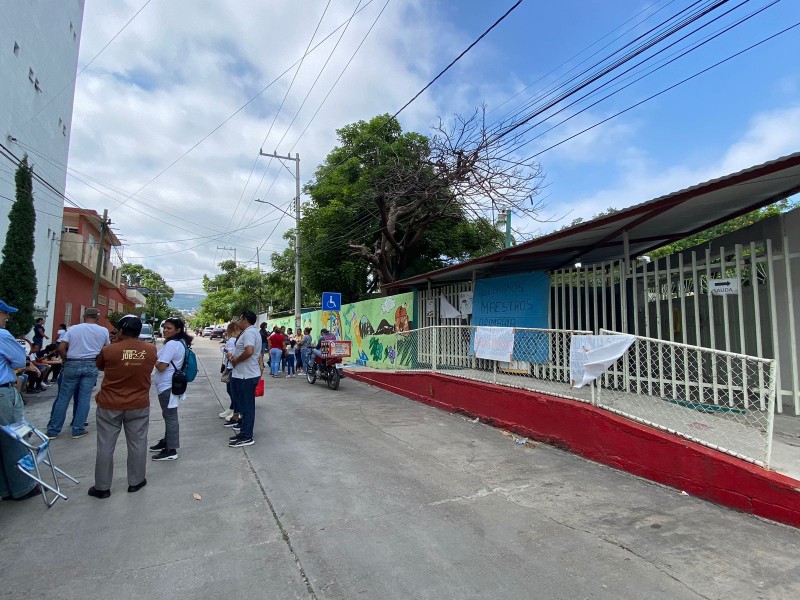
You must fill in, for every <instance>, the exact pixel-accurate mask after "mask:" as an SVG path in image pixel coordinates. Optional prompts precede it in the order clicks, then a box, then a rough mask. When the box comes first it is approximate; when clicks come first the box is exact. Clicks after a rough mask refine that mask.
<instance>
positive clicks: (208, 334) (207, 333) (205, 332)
mask: <svg viewBox="0 0 800 600" xmlns="http://www.w3.org/2000/svg"><path fill="white" fill-rule="evenodd" d="M213 331H214V328H213V327H206V328H205V329H203V337H211V332H213Z"/></svg>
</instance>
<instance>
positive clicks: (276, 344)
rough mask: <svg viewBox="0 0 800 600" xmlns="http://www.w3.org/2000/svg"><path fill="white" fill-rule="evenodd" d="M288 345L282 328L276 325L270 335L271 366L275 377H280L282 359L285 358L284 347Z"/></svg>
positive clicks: (271, 371) (271, 372)
mask: <svg viewBox="0 0 800 600" xmlns="http://www.w3.org/2000/svg"><path fill="white" fill-rule="evenodd" d="M285 347H286V338H285V337H284V336H283V334H281V330H280V329H278V326H277V325H276V326H275V327H274V328H273V329H272V335H271V336H269V367H270V374H271V375H272V376H273V377H279V375H278V374H279V373H280V370H281V361H282V360H283V349H284V348H285Z"/></svg>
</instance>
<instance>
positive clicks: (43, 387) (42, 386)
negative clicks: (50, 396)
mask: <svg viewBox="0 0 800 600" xmlns="http://www.w3.org/2000/svg"><path fill="white" fill-rule="evenodd" d="M49 387H50V386H49V385H47V384H46V383H40V384H39V389H42V390H46V389H48V388H49Z"/></svg>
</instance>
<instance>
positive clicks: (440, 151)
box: [300, 115, 533, 302]
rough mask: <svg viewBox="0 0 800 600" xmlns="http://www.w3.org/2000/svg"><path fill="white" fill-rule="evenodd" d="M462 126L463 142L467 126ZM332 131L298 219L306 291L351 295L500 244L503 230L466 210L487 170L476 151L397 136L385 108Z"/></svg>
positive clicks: (440, 140)
mask: <svg viewBox="0 0 800 600" xmlns="http://www.w3.org/2000/svg"><path fill="white" fill-rule="evenodd" d="M462 125H463V123H462ZM470 127H472V125H470ZM440 131H441V130H440ZM464 131H466V133H465V134H464V135H462V142H464V147H467V146H469V144H467V143H466V141H467V138H469V137H470V136H473V134H474V133H475V131H474V130H472V129H469V130H466V129H465V128H463V127H462V133H464ZM336 133H337V136H338V139H339V146H337V147H336V148H334V149H333V150H332V151H331V152H330V153H329V154H328V156H327V157H326V159H325V161H324V162H323V163H322V164H321V165H320V166H319V167H318V169H317V171H316V174H315V181H314V182H312V183H311V184H309V185H307V186H306V188H305V191H306V193H308V194H309V195H310V196H311V202H310V203H309V204H307V205H306V206H305V207H304V211H303V213H304V214H303V219H302V220H301V223H300V235H301V246H300V247H301V261H302V273H303V280H304V286H307V287H308V288H309V289H310V290H311V291H312V292H313V294H314V295H317V294H319V293H320V292H322V291H332V290H336V291H340V292H342V295H343V301H345V302H351V301H355V300H358V299H359V298H361V297H363V296H364V295H365V294H367V293H369V292H372V291H375V290H377V289H378V288H379V287H380V286H381V284H386V283H389V282H391V281H395V280H397V279H401V278H405V277H410V276H412V275H415V274H419V273H423V272H427V271H429V270H432V269H437V268H441V267H444V266H446V265H448V264H451V263H454V262H458V261H461V260H465V259H469V258H473V257H476V256H480V255H483V254H486V253H489V252H493V251H495V250H498V249H500V248H502V246H503V239H504V238H503V235H502V233H500V232H498V231H497V230H496V229H495V228H494V227H492V225H491V223H489V222H488V221H487V220H486V219H484V218H482V217H479V216H475V215H477V214H478V213H479V212H480V211H474V208H475V204H474V202H472V201H471V198H472V197H473V196H474V195H475V194H477V193H478V192H477V189H478V187H480V185H479V183H480V184H486V183H487V179H486V178H485V177H491V173H490V172H489V170H487V169H483V171H480V165H479V159H477V158H475V155H477V154H478V153H477V151H476V152H474V153H470V154H464V152H463V151H461V150H457V149H455V148H454V147H451V146H450V145H449V142H452V137H453V136H450V137H448V136H447V135H439V136H434V138H431V139H429V138H427V137H425V136H423V135H421V134H419V133H414V132H406V133H403V131H402V129H401V127H400V124H399V123H398V121H397V120H396V119H392V118H391V117H389V116H388V115H381V116H378V117H375V118H373V119H372V120H370V121H369V122H366V121H359V122H357V123H353V124H351V125H347V126H345V127H343V128H341V129H339V130H337V132H336ZM473 137H474V136H473ZM473 149H474V148H473ZM479 171H480V172H481V173H483V175H479V174H478V172H479ZM487 173H488V175H487ZM506 176H507V179H506V186H505V188H504V190H506V191H508V190H512V189H514V185H515V184H516V185H517V186H518V188H517V189H516V191H515V193H516V192H519V191H520V189H521V188H520V187H519V181H517V180H515V179H513V177H511V176H510V175H509V174H508V173H506ZM482 177H483V179H481V178H482ZM479 180H480V182H479ZM473 181H474V182H475V183H474V184H473V183H472V182H473ZM529 181H533V177H531V178H530V179H527V180H525V183H528V182H529ZM489 183H490V182H489ZM523 187H524V186H523ZM527 191H528V192H530V193H531V194H532V193H533V191H532V190H531V189H527ZM486 195H487V196H489V195H490V194H488V193H487V194H486ZM529 195H530V194H529ZM470 211H472V212H470Z"/></svg>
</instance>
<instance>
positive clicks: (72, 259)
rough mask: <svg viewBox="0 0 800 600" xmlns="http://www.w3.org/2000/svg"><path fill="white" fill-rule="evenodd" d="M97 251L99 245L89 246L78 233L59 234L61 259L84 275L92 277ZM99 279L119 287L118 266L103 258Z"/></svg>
mask: <svg viewBox="0 0 800 600" xmlns="http://www.w3.org/2000/svg"><path fill="white" fill-rule="evenodd" d="M98 251H99V246H94V247H92V246H89V243H88V242H87V241H86V240H84V239H83V237H82V236H81V235H80V234H78V233H63V234H62V235H61V260H62V261H63V262H64V263H65V264H67V265H69V266H70V267H72V268H73V269H75V270H77V271H80V272H81V273H83V274H84V275H88V276H90V277H94V272H95V269H96V267H97V252H98ZM100 281H101V282H102V283H103V284H104V285H106V286H108V287H115V288H119V287H120V271H119V268H118V267H116V266H114V265H113V264H111V261H109V260H104V261H103V263H102V266H101V269H100Z"/></svg>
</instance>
